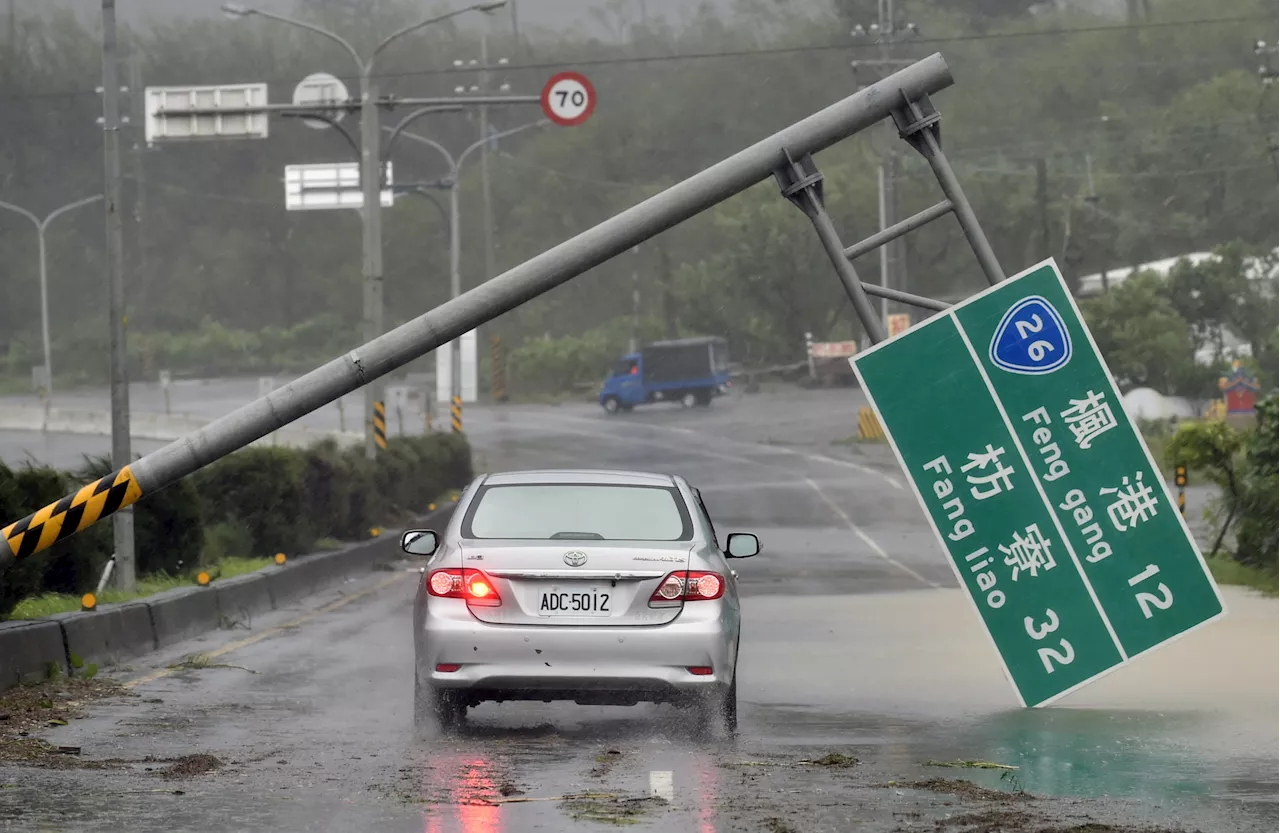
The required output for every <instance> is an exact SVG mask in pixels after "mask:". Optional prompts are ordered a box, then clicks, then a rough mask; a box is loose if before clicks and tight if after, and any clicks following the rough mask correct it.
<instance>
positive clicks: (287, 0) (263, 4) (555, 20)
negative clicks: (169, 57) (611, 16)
mask: <svg viewBox="0 0 1280 833" xmlns="http://www.w3.org/2000/svg"><path fill="white" fill-rule="evenodd" d="M241 1H242V2H243V4H244V5H253V6H258V7H260V8H262V9H265V10H268V11H275V12H284V13H287V12H291V11H294V10H296V9H297V8H298V4H297V0H241ZM510 1H511V0H509V2H510ZM223 2H224V0H116V9H117V14H118V15H119V17H120V19H121V20H124V21H127V22H129V23H130V24H131V25H137V24H139V23H143V22H144V21H146V20H149V19H153V18H158V19H169V18H172V17H174V16H182V17H216V16H220V15H221V14H222V12H221V11H219V9H220V7H221V5H222V3H223ZM466 2H467V0H453V1H452V2H451V1H450V0H424V2H423V3H422V6H423V8H424V9H435V8H442V9H447V8H452V7H456V6H462V5H465V4H466ZM618 2H621V3H622V4H623V5H624V6H627V7H630V9H631V10H632V14H634V15H635V16H636V17H637V18H638V17H639V16H640V15H641V14H647V15H648V16H650V17H668V18H671V19H678V17H679V15H680V14H681V11H682V10H684V11H685V13H687V12H688V11H689V10H690V9H691V7H695V6H697V5H698V3H699V2H702V0H514V4H515V6H516V14H517V17H518V20H519V23H520V28H521V29H522V30H523V29H526V28H528V29H529V30H533V29H553V30H562V29H567V28H571V27H575V26H577V27H581V28H582V29H583V30H585V31H588V32H590V33H591V34H594V35H596V36H599V37H605V36H607V31H606V30H605V29H603V28H602V27H600V26H599V25H597V24H596V23H595V22H594V18H593V16H592V15H591V13H590V12H591V10H592V9H600V10H603V9H606V8H608V7H611V6H613V5H614V4H615V3H618ZM705 2H707V3H708V4H709V5H711V6H713V7H715V8H728V7H730V6H731V5H732V2H733V0H705ZM825 2H826V0H793V5H795V6H799V7H808V8H813V7H815V6H817V5H821V4H823V3H825ZM0 3H3V5H0V10H3V11H4V12H7V11H8V9H9V8H10V7H16V9H17V12H18V15H19V16H25V15H34V14H38V13H40V12H41V11H42V10H48V9H50V8H71V9H74V10H75V11H76V13H77V15H78V16H81V17H84V18H86V19H93V18H97V17H99V16H100V14H101V8H102V4H101V0H0ZM493 25H494V26H501V27H502V28H503V29H504V30H509V28H510V26H511V18H510V17H509V14H508V12H506V11H503V12H500V13H498V14H496V15H494V18H493Z"/></svg>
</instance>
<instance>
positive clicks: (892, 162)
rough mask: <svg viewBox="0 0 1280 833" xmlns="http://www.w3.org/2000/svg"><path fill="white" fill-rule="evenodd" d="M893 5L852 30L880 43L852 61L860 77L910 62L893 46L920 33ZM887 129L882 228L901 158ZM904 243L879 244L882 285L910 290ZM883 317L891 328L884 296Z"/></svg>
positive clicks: (887, 1) (894, 203)
mask: <svg viewBox="0 0 1280 833" xmlns="http://www.w3.org/2000/svg"><path fill="white" fill-rule="evenodd" d="M893 4H894V0H879V3H878V8H877V14H876V22H875V23H872V24H871V25H870V26H867V27H864V26H863V25H862V24H858V25H856V26H854V28H853V31H852V32H850V34H851V35H852V36H853V37H854V38H856V39H862V38H864V37H867V36H870V37H873V38H875V43H877V44H879V47H880V48H879V56H878V58H877V59H875V60H871V61H860V60H855V61H853V62H852V67H853V72H854V77H855V78H857V75H858V70H859V69H860V68H861V67H863V66H864V65H869V66H871V67H872V69H873V70H874V71H875V74H876V75H877V76H879V77H877V78H875V79H874V80H876V81H878V80H880V78H883V77H885V76H887V75H889V74H890V73H892V72H894V71H895V70H896V69H898V68H899V67H900V66H908V65H910V64H911V61H909V60H900V59H897V58H895V57H894V54H895V50H894V47H895V46H896V45H897V43H898V38H899V37H900V35H901V33H902V31H905V32H906V35H907V36H908V37H915V36H917V35H919V34H920V32H919V29H918V27H917V26H916V24H914V23H908V24H906V26H905V27H899V26H898V21H897V19H896V16H895V14H894V6H893ZM865 86H867V85H866V84H861V85H860V88H861V87H865ZM886 130H887V132H889V134H890V144H889V149H888V151H886V152H885V154H884V156H883V159H882V161H881V163H880V165H879V168H878V170H877V172H876V181H877V185H878V191H879V200H878V202H879V206H880V230H881V231H884V230H885V229H887V228H889V227H890V226H891V225H893V224H894V222H895V220H894V218H895V217H897V216H898V214H899V209H898V188H897V185H898V171H899V164H900V160H899V156H898V151H897V146H896V144H895V143H894V141H893V140H894V139H896V137H895V136H893V124H892V123H890V124H888V125H887V126H886ZM904 244H905V240H904V239H903V238H901V237H898V238H895V239H893V240H891V241H889V242H887V243H885V244H884V245H882V246H880V285H881V286H882V287H884V288H886V289H887V288H890V287H894V286H896V287H897V288H898V289H901V290H903V291H906V290H907V268H906V267H907V264H906V249H905V246H904ZM880 317H881V323H882V324H883V325H884V327H885V329H886V330H887V329H888V327H889V300H888V299H887V298H885V297H884V296H881V298H880Z"/></svg>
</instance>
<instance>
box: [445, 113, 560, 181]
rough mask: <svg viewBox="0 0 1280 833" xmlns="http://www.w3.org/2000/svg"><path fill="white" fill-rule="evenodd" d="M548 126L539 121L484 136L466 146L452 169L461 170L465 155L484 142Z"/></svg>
mask: <svg viewBox="0 0 1280 833" xmlns="http://www.w3.org/2000/svg"><path fill="white" fill-rule="evenodd" d="M549 124H551V122H550V121H549V120H547V119H539V120H538V121H534V122H529V123H528V124H522V125H520V126H519V127H513V128H511V129H510V130H504V131H502V132H501V133H495V134H493V135H492V136H486V137H485V138H483V139H477V140H476V141H474V142H472V143H471V144H470V145H468V146H467V149H466V150H464V151H463V152H462V153H460V154H459V155H458V163H457V164H456V165H455V166H454V167H455V168H457V169H458V170H462V163H463V161H465V160H466V158H467V155H468V154H470V153H471V151H473V150H475V149H476V148H478V147H480V146H481V145H483V144H485V143H486V142H493V141H497V140H498V139H505V138H506V137H507V136H513V135H515V134H516V133H521V132H523V131H525V130H528V129H530V128H532V127H546V126H547V125H549Z"/></svg>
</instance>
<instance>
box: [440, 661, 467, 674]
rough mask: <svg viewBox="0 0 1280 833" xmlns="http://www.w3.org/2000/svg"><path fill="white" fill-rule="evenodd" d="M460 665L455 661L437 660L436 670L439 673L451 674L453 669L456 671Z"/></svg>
mask: <svg viewBox="0 0 1280 833" xmlns="http://www.w3.org/2000/svg"><path fill="white" fill-rule="evenodd" d="M461 667H462V666H461V665H459V664H458V663H456V662H437V663H436V670H437V671H439V672H440V673H441V674H452V673H453V672H454V671H457V670H458V669H459V668H461Z"/></svg>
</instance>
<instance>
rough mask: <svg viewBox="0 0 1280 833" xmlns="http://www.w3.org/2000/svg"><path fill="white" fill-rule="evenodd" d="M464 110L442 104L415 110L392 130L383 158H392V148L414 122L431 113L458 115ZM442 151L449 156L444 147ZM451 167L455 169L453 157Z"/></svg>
mask: <svg viewBox="0 0 1280 833" xmlns="http://www.w3.org/2000/svg"><path fill="white" fill-rule="evenodd" d="M462 109H464V108H463V107H462V105H460V104H441V105H437V106H434V107H420V108H418V109H417V110H414V111H413V112H412V113H410V114H409V115H407V116H405V117H404V118H402V119H401V120H400V123H399V124H397V125H396V126H395V127H393V128H391V135H390V136H388V137H387V143H386V145H384V146H383V149H382V155H383V158H384V159H390V158H391V148H392V147H393V146H394V145H395V143H396V139H397V138H398V137H399V136H400V134H401V133H402V132H403V131H404V129H405V128H406V127H408V126H409V125H410V124H412V123H413V122H415V121H417V120H418V119H420V118H422V117H423V116H426V115H430V114H431V113H456V112H458V111H460V110H462ZM440 150H441V151H443V152H444V154H445V156H449V152H448V151H447V150H444V148H443V147H442V148H440ZM449 167H451V168H452V167H453V158H452V157H450V158H449Z"/></svg>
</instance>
